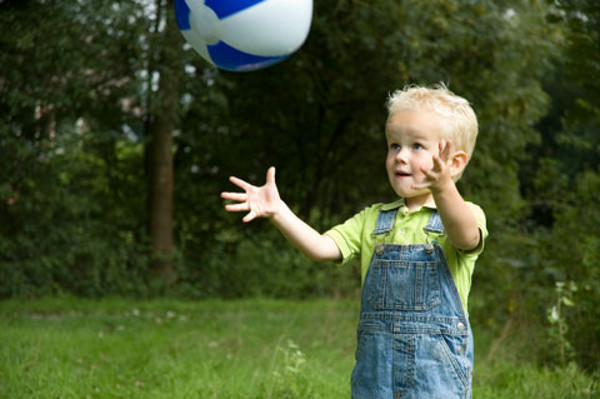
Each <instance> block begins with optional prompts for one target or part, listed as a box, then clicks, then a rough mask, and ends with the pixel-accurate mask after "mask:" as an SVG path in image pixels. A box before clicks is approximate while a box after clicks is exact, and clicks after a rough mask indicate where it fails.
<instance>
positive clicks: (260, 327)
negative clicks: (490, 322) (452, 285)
mask: <svg viewBox="0 0 600 399" xmlns="http://www.w3.org/2000/svg"><path fill="white" fill-rule="evenodd" d="M357 312H358V304H357V303H355V302H348V301H335V300H317V301H304V302H300V301H271V300H247V301H234V302H224V301H202V302H183V301H175V300H159V301H149V302H142V301H131V300H122V299H110V300H102V301H90V300H80V299H74V298H66V299H65V298H63V299H46V300H39V301H4V302H0V318H1V319H0V320H1V323H2V325H1V326H0V339H1V342H2V343H3V344H2V347H1V350H0V397H2V398H144V399H145V398H169V399H171V398H244V399H248V398H250V399H254V398H256V399H258V398H324V399H325V398H327V399H329V398H349V397H350V383H349V376H350V372H351V370H352V366H353V356H354V346H355V326H356V321H357ZM477 333H478V332H477V331H476V334H477ZM484 333H485V332H482V334H484ZM483 341H485V340H483ZM477 350H478V351H484V350H485V348H477ZM476 358H477V351H476ZM481 358H484V356H481ZM598 397H600V391H599V386H598V381H597V380H594V379H593V378H592V377H590V376H587V375H586V374H584V373H582V372H581V371H579V370H577V369H576V368H574V367H572V368H566V369H563V370H553V371H550V370H548V369H544V368H538V367H536V366H534V365H531V364H527V363H525V364H522V363H519V364H516V363H511V362H509V361H497V362H494V363H493V364H492V363H486V362H485V361H483V360H482V361H479V359H477V360H476V366H475V376H474V398H475V399H480V398H482V399H483V398H490V399H491V398H494V399H502V398H507V399H508V398H510V399H514V398H543V399H552V398H556V399H565V398H598Z"/></svg>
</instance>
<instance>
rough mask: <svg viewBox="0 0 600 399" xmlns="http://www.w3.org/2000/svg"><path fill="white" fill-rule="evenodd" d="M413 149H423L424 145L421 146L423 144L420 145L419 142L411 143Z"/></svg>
mask: <svg viewBox="0 0 600 399" xmlns="http://www.w3.org/2000/svg"><path fill="white" fill-rule="evenodd" d="M413 149H414V150H423V149H425V147H423V145H421V144H419V143H414V144H413Z"/></svg>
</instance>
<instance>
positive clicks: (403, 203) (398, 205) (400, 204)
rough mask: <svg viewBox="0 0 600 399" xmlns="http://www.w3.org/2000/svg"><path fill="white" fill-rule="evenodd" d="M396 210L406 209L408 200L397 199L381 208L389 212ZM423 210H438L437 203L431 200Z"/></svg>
mask: <svg viewBox="0 0 600 399" xmlns="http://www.w3.org/2000/svg"><path fill="white" fill-rule="evenodd" d="M396 208H399V209H403V208H404V209H405V208H406V200H405V199H404V198H400V199H397V200H396V201H394V202H390V203H388V204H384V205H383V206H382V207H381V210H382V211H389V210H392V209H396ZM422 208H429V209H437V206H436V205H435V201H434V200H433V199H431V200H429V201H428V202H427V203H425V205H423V207H422Z"/></svg>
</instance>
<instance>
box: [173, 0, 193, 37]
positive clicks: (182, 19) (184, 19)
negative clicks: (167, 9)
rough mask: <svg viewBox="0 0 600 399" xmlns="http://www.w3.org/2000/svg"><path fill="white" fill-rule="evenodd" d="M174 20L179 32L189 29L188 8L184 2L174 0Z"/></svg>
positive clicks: (183, 0) (182, 0)
mask: <svg viewBox="0 0 600 399" xmlns="http://www.w3.org/2000/svg"><path fill="white" fill-rule="evenodd" d="M175 18H176V20H177V26H179V30H182V31H183V30H189V29H190V7H188V5H187V3H186V2H185V0H175Z"/></svg>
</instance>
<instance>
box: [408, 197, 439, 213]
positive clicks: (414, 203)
mask: <svg viewBox="0 0 600 399" xmlns="http://www.w3.org/2000/svg"><path fill="white" fill-rule="evenodd" d="M432 202H433V195H432V194H431V193H427V194H423V195H419V196H416V197H410V198H404V203H405V204H406V208H408V212H413V211H416V210H419V209H421V208H422V207H423V206H424V205H426V204H429V203H432Z"/></svg>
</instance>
